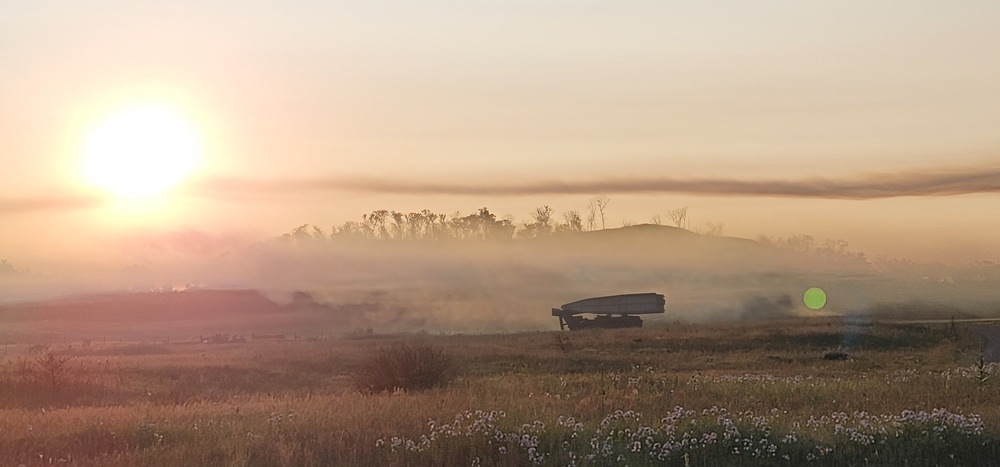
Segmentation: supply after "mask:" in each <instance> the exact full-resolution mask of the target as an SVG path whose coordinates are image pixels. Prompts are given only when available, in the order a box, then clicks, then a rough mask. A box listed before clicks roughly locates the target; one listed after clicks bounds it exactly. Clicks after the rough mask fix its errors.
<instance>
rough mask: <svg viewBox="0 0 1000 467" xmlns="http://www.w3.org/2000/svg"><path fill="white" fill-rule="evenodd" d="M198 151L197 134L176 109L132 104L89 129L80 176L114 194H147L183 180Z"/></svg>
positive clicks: (190, 169)
mask: <svg viewBox="0 0 1000 467" xmlns="http://www.w3.org/2000/svg"><path fill="white" fill-rule="evenodd" d="M200 157H201V145H200V141H199V139H198V135H197V133H196V132H195V131H194V129H193V127H192V125H190V124H189V123H188V121H187V120H186V119H185V118H184V117H182V116H181V115H180V114H179V113H178V112H176V111H175V110H173V109H171V108H169V107H166V106H160V105H146V106H137V107H132V108H128V109H125V110H122V111H119V112H118V113H116V114H113V115H111V116H110V117H108V118H107V119H105V120H104V121H102V122H101V123H100V124H98V125H97V126H96V127H95V129H94V130H93V132H91V133H90V136H89V138H88V139H87V141H86V145H85V148H84V155H83V176H84V178H85V179H86V180H87V182H88V183H90V184H91V185H93V186H96V187H98V188H100V189H103V190H105V191H107V192H110V193H111V194H113V195H114V196H117V197H119V198H140V197H149V196H155V195H159V194H162V193H164V192H165V191H167V190H169V189H170V188H171V187H173V186H175V185H176V184H178V183H179V182H181V181H183V180H184V179H185V178H186V177H187V176H189V175H190V174H191V173H192V172H193V171H194V169H195V167H196V166H197V165H198V161H199V159H200Z"/></svg>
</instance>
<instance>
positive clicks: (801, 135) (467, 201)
mask: <svg viewBox="0 0 1000 467" xmlns="http://www.w3.org/2000/svg"><path fill="white" fill-rule="evenodd" d="M279 3H280V5H281V6H278V4H279ZM997 24H1000V3H997V2H995V1H967V2H929V1H928V2H925V1H910V2H873V1H838V2H801V1H798V2H795V1H787V2H737V1H732V2H670V1H650V2H635V1H619V2H591V1H530V2H529V1H504V2H459V1H424V2H380V1H365V2H351V3H348V2H305V1H298V2H293V1H286V2H261V1H250V0H244V1H240V2H235V1H233V2H194V1H174V2H140V1H133V2H120V1H87V2H49V1H30V2H23V1H4V0H0V258H6V259H8V260H10V261H11V262H13V263H15V264H16V265H18V266H21V267H30V268H32V269H35V270H43V271H44V270H46V269H57V268H58V267H59V265H60V264H61V263H62V262H64V261H65V262H77V263H80V262H86V261H89V260H91V259H93V258H97V257H101V258H105V259H107V260H110V261H122V262H128V261H132V260H133V259H132V258H129V256H128V255H129V253H128V251H129V249H128V248H127V247H126V246H123V245H126V244H127V243H128V242H130V241H135V240H134V239H135V238H155V237H156V236H157V235H169V234H171V233H175V232H191V231H197V232H200V235H201V236H199V237H198V238H211V239H213V240H212V241H216V242H219V243H220V244H226V243H227V242H234V243H239V242H243V241H250V240H255V239H259V238H266V237H269V236H276V235H279V234H281V233H283V232H286V231H289V230H291V228H293V227H295V226H297V225H299V224H303V223H312V224H319V225H322V226H330V225H333V224H340V223H342V222H343V221H345V220H358V219H359V218H360V215H361V214H363V213H365V212H370V211H372V210H374V209H395V210H404V211H409V210H420V209H424V208H428V209H431V210H433V211H437V212H444V213H451V212H454V211H456V210H460V211H462V212H466V213H467V212H471V211H473V210H475V209H476V208H479V207H483V206H488V207H489V208H490V209H491V210H492V211H494V212H496V213H498V214H501V215H503V214H511V215H513V216H514V217H515V218H517V219H519V220H522V219H527V218H528V213H529V211H531V210H532V209H533V208H534V207H536V206H540V205H542V204H548V205H550V206H552V207H553V208H555V209H556V211H557V212H562V211H566V210H570V209H577V210H581V211H583V210H584V207H585V205H586V202H587V199H588V198H590V197H592V196H594V195H598V194H606V195H608V196H609V197H611V199H612V201H611V204H610V206H609V216H608V219H609V226H620V225H621V223H622V222H623V221H629V222H638V223H641V222H647V221H648V220H649V218H650V217H651V216H652V215H654V214H662V213H663V212H665V211H667V210H670V209H673V208H677V207H681V206H690V208H691V220H692V224H691V227H692V228H694V229H699V228H703V227H704V223H706V222H710V221H711V222H724V223H725V225H726V230H725V232H726V233H727V234H729V235H734V236H744V237H750V238H753V237H755V236H756V235H758V234H767V235H777V236H789V235H794V234H811V235H813V236H815V237H817V238H840V239H845V240H847V241H849V242H850V243H851V245H852V248H853V249H856V250H861V251H865V252H866V253H868V254H869V256H877V255H889V256H900V257H909V258H914V259H930V260H946V261H972V260H975V259H988V260H1000V240H997V238H998V237H997V235H996V233H997V232H998V231H1000V216H997V215H996V213H998V212H1000V134H998V133H997V128H998V123H1000V28H998V27H997ZM149 103H153V104H156V105H162V106H166V107H169V108H171V109H173V110H174V111H176V112H177V114H178V115H180V116H181V117H182V118H183V119H184V121H185V122H187V124H188V125H190V127H191V128H192V129H193V131H194V132H195V133H196V134H197V136H198V140H199V142H200V145H201V162H200V164H199V165H198V167H197V168H196V169H195V170H194V172H193V173H192V174H191V176H190V177H189V178H188V179H187V180H186V182H185V183H184V184H182V185H180V186H178V187H176V188H175V189H174V190H173V191H172V192H170V193H167V194H165V195H163V196H161V197H158V198H153V199H143V200H141V201H135V200H132V201H127V202H124V201H122V200H116V199H111V200H106V199H95V197H97V198H99V197H101V196H103V195H102V194H101V193H100V192H98V191H95V188H93V187H91V186H89V185H87V184H86V183H85V182H84V181H83V177H82V175H81V173H82V168H81V164H82V163H81V160H82V158H83V153H84V151H85V146H86V144H87V143H86V142H87V141H88V138H90V137H91V136H92V134H93V133H94V132H95V131H96V130H95V128H97V127H98V126H99V125H100V123H101V122H102V121H105V120H106V119H107V118H109V117H110V116H113V115H115V114H116V113H118V112H120V111H121V110H122V109H127V108H131V107H135V106H136V105H145V104H149ZM896 195H901V196H896ZM171 238H173V237H171ZM127 239H131V240H127Z"/></svg>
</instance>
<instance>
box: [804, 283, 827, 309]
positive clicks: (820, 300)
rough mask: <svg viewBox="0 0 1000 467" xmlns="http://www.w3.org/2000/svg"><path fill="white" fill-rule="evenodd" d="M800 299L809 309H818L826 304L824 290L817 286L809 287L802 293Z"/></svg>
mask: <svg viewBox="0 0 1000 467" xmlns="http://www.w3.org/2000/svg"><path fill="white" fill-rule="evenodd" d="M802 301H803V302H805V304H806V306H807V307H808V308H809V309H810V310H819V309H821V308H823V307H824V306H826V292H824V291H823V289H821V288H819V287H810V288H809V289H808V290H806V293H804V294H802Z"/></svg>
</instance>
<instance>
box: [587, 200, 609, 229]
mask: <svg viewBox="0 0 1000 467" xmlns="http://www.w3.org/2000/svg"><path fill="white" fill-rule="evenodd" d="M610 202H611V198H608V197H607V196H604V195H600V196H597V197H594V198H592V199H591V200H590V203H589V205H588V208H589V209H591V210H592V212H593V211H596V212H597V213H599V214H600V216H601V229H606V228H608V226H607V219H606V217H605V215H604V210H605V209H606V208H607V207H608V203H610Z"/></svg>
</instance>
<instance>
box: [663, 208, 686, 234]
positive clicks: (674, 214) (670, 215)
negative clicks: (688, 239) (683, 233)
mask: <svg viewBox="0 0 1000 467" xmlns="http://www.w3.org/2000/svg"><path fill="white" fill-rule="evenodd" d="M687 215H688V207H687V206H684V207H683V208H677V209H674V210H672V211H667V219H670V220H671V221H673V223H674V225H675V226H677V227H679V228H682V229H686V228H687Z"/></svg>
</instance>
